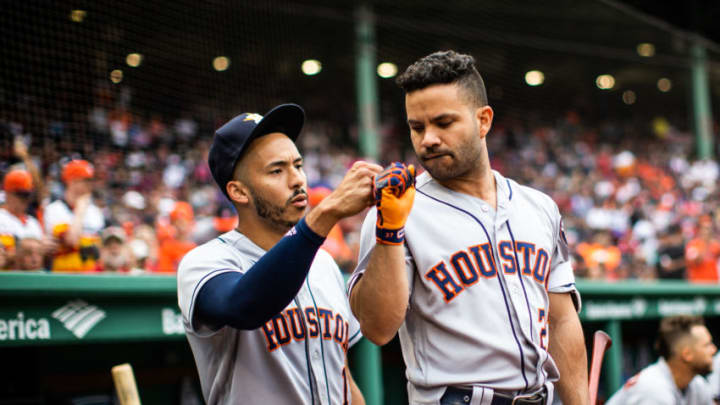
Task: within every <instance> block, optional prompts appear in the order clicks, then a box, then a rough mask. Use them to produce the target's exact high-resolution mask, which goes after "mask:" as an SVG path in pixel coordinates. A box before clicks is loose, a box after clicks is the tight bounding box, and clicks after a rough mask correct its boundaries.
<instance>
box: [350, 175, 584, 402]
mask: <svg viewBox="0 0 720 405" xmlns="http://www.w3.org/2000/svg"><path fill="white" fill-rule="evenodd" d="M494 176H495V181H496V184H497V209H496V210H495V209H493V208H492V207H491V206H490V205H488V204H487V203H486V202H484V201H482V200H481V199H479V198H475V197H472V196H469V195H466V194H462V193H457V192H454V191H452V190H449V189H447V188H445V187H443V186H441V185H440V184H439V183H437V182H436V181H434V180H433V179H432V177H430V176H429V174H428V173H423V174H421V175H420V176H418V178H417V182H416V190H417V193H416V195H415V201H414V203H413V208H412V211H411V212H410V216H409V217H408V220H407V223H406V225H405V247H406V269H407V276H408V280H409V285H410V302H409V306H408V312H407V314H406V317H405V322H404V323H403V325H402V326H401V327H400V330H399V335H400V342H401V346H402V352H403V357H404V359H405V364H406V366H407V372H406V373H407V378H408V395H409V399H410V402H411V403H413V404H437V403H438V402H439V399H440V397H441V396H442V394H443V392H444V390H445V387H446V386H474V387H484V388H483V393H485V390H486V389H487V390H488V391H490V390H503V391H523V392H532V391H536V390H538V389H540V388H542V387H543V386H546V387H547V388H548V390H549V392H550V396H551V398H550V399H552V388H553V386H552V381H554V380H556V379H557V378H558V370H557V367H556V366H555V363H554V362H553V360H552V358H551V357H550V355H549V354H548V352H547V350H546V348H547V344H548V334H547V320H548V306H549V300H548V291H551V292H574V293H575V294H577V291H576V289H575V284H574V276H573V273H572V268H571V265H570V259H569V257H568V256H569V254H568V248H567V243H566V242H565V240H564V235H563V234H562V227H561V221H560V214H559V212H558V208H557V205H556V204H555V203H554V202H553V201H552V200H551V199H550V198H549V197H548V196H547V195H545V194H543V193H541V192H539V191H536V190H533V189H531V188H528V187H523V186H519V185H518V184H517V183H515V182H514V181H512V180H508V179H506V178H504V177H503V176H501V175H500V174H499V173H497V172H494ZM375 218H376V212H375V211H374V210H372V211H371V212H370V213H369V214H368V216H367V218H366V220H365V223H364V224H363V229H362V237H361V244H360V262H359V264H358V267H357V269H356V270H355V272H354V274H353V277H352V278H351V280H350V282H349V288H350V289H352V287H353V285H354V283H355V282H356V281H357V280H358V278H359V277H360V275H361V274H362V273H363V272H364V271H365V266H367V263H368V260H369V256H370V253H371V250H372V248H373V246H374V244H375ZM576 302H577V303H578V305H579V296H578V297H577V301H576Z"/></svg>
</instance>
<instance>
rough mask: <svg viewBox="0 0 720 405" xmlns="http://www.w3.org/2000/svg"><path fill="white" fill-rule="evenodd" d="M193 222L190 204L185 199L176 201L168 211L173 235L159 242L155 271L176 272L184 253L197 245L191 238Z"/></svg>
mask: <svg viewBox="0 0 720 405" xmlns="http://www.w3.org/2000/svg"><path fill="white" fill-rule="evenodd" d="M194 223H195V215H194V214H193V209H192V206H191V205H190V204H189V203H187V202H185V201H177V202H176V203H175V206H174V207H173V210H172V211H171V212H170V224H171V226H172V228H173V235H172V236H169V237H167V238H165V239H164V240H163V241H162V242H161V243H160V249H159V251H158V265H157V271H159V272H172V273H174V272H176V271H177V266H178V264H180V260H181V259H182V258H183V256H185V253H187V252H189V251H190V250H192V248H194V247H195V246H197V245H196V244H195V242H194V241H193V240H192V232H193V227H194Z"/></svg>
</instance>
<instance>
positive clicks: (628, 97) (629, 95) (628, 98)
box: [622, 90, 637, 105]
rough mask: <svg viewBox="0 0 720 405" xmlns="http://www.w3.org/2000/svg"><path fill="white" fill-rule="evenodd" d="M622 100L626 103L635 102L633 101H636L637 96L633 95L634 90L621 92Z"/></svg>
mask: <svg viewBox="0 0 720 405" xmlns="http://www.w3.org/2000/svg"><path fill="white" fill-rule="evenodd" d="M622 101H623V103H625V104H627V105H630V104H635V101H637V96H636V95H635V92H634V91H632V90H625V91H623V94H622Z"/></svg>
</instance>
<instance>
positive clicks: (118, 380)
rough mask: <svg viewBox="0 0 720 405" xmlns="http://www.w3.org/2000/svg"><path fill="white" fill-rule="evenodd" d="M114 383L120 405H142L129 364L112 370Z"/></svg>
mask: <svg viewBox="0 0 720 405" xmlns="http://www.w3.org/2000/svg"><path fill="white" fill-rule="evenodd" d="M112 376H113V382H114V383H115V390H116V391H117V395H118V399H119V400H120V405H140V395H139V394H138V388H137V384H136V383H135V375H134V374H133V369H132V366H131V365H130V364H128V363H125V364H120V365H118V366H115V367H113V368H112Z"/></svg>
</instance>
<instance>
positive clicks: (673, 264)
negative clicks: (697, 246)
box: [656, 224, 686, 280]
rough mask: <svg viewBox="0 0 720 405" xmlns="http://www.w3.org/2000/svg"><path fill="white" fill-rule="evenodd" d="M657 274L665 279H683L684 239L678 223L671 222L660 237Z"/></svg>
mask: <svg viewBox="0 0 720 405" xmlns="http://www.w3.org/2000/svg"><path fill="white" fill-rule="evenodd" d="M657 255H658V259H657V264H656V267H657V276H658V278H660V279H665V280H684V279H685V277H686V276H685V241H684V238H683V235H682V229H680V225H678V224H673V225H670V227H668V229H667V232H666V233H664V234H663V235H662V236H661V237H660V246H659V249H658V252H657Z"/></svg>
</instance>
